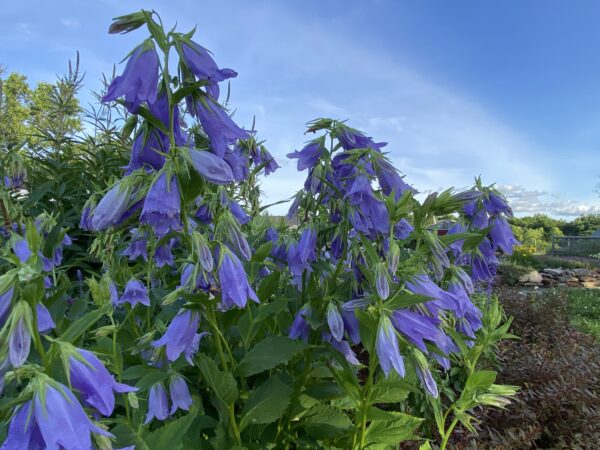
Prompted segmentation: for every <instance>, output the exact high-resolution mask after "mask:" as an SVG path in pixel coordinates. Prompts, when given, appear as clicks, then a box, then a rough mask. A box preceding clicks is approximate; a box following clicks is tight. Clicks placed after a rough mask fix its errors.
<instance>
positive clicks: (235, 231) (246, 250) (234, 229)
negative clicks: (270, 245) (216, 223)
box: [227, 224, 252, 261]
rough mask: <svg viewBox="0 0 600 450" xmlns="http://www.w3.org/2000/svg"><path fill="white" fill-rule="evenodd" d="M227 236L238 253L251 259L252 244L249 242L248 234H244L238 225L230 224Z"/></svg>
mask: <svg viewBox="0 0 600 450" xmlns="http://www.w3.org/2000/svg"><path fill="white" fill-rule="evenodd" d="M228 225H229V224H228ZM227 238H228V240H229V243H230V244H231V245H232V248H233V249H235V250H236V251H237V252H238V254H240V255H242V256H243V257H244V258H245V259H246V260H247V261H249V260H250V258H251V257H252V252H251V250H250V244H248V240H247V239H246V236H244V234H243V233H242V232H241V230H240V229H239V227H238V226H237V225H235V226H234V225H230V226H228V227H227Z"/></svg>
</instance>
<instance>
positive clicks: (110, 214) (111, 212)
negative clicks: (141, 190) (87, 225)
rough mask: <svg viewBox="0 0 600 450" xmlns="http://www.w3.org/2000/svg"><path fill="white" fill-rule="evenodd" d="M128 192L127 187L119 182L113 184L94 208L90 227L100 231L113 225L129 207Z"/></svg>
mask: <svg viewBox="0 0 600 450" xmlns="http://www.w3.org/2000/svg"><path fill="white" fill-rule="evenodd" d="M129 194H130V192H129V189H127V188H124V187H122V186H121V183H117V184H115V185H114V186H113V187H112V188H111V189H110V190H109V191H108V192H107V193H106V195H104V197H102V200H100V203H98V205H97V206H96V208H95V209H94V212H93V216H92V229H93V230H94V231H101V230H104V229H106V228H108V227H110V226H112V225H115V224H116V223H117V222H118V221H119V219H121V217H122V216H123V214H125V212H126V211H127V209H128V208H129Z"/></svg>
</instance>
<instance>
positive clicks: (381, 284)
mask: <svg viewBox="0 0 600 450" xmlns="http://www.w3.org/2000/svg"><path fill="white" fill-rule="evenodd" d="M375 289H376V290H377V294H378V295H379V297H380V298H381V299H382V300H387V298H388V297H389V296H390V283H389V277H388V271H387V269H386V267H385V264H383V263H379V264H377V266H376V267H375Z"/></svg>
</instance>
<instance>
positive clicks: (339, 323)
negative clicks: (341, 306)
mask: <svg viewBox="0 0 600 450" xmlns="http://www.w3.org/2000/svg"><path fill="white" fill-rule="evenodd" d="M327 324H328V325H329V330H330V331H331V335H332V336H333V338H334V339H335V340H336V341H341V340H342V339H343V338H344V319H342V315H341V314H340V311H339V310H338V309H337V307H336V306H335V305H334V304H333V303H330V304H329V306H328V307H327Z"/></svg>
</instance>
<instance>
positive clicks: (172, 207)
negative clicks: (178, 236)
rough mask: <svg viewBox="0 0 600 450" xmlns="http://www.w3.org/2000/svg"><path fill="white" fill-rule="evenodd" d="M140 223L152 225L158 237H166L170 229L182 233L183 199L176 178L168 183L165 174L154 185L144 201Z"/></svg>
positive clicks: (172, 178) (173, 177)
mask: <svg viewBox="0 0 600 450" xmlns="http://www.w3.org/2000/svg"><path fill="white" fill-rule="evenodd" d="M140 223H142V224H147V225H151V226H152V228H153V229H154V232H155V233H156V234H157V235H158V236H164V235H165V234H167V233H168V232H169V229H172V230H174V231H180V230H181V229H182V228H183V225H182V223H181V199H180V197H179V186H178V184H177V178H176V177H175V176H172V177H171V179H170V180H169V181H168V182H167V174H166V173H165V172H163V173H161V174H160V176H159V177H158V178H157V179H156V181H155V182H154V183H152V186H150V190H149V191H148V195H147V196H146V200H145V201H144V208H143V209H142V214H141V215H140Z"/></svg>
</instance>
